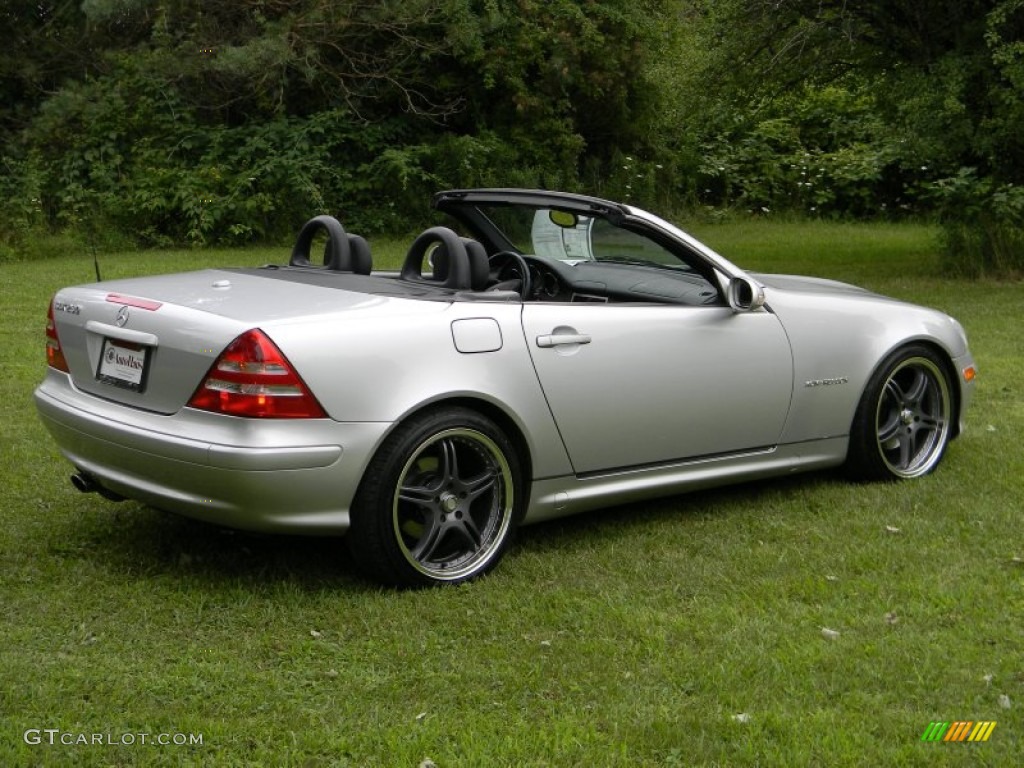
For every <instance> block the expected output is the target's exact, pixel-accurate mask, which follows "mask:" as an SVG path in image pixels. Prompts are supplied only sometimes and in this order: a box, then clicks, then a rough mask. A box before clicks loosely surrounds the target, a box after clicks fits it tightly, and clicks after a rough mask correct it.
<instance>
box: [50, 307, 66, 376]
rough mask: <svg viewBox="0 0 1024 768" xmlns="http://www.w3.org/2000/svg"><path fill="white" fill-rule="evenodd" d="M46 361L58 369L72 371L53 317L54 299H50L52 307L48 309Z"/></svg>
mask: <svg viewBox="0 0 1024 768" xmlns="http://www.w3.org/2000/svg"><path fill="white" fill-rule="evenodd" d="M46 363H47V365H49V366H50V367H51V368H55V369H57V370H58V371H64V373H71V371H69V370H68V361H67V360H65V359H64V350H62V349H61V348H60V339H59V338H58V337H57V323H56V322H55V321H54V319H53V299H50V308H49V309H48V310H47V311H46Z"/></svg>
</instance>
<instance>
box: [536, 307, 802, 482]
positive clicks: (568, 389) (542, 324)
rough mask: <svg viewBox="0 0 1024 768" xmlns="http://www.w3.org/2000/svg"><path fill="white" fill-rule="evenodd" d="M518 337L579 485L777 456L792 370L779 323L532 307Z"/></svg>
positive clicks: (753, 316)
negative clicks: (589, 479) (685, 464)
mask: <svg viewBox="0 0 1024 768" xmlns="http://www.w3.org/2000/svg"><path fill="white" fill-rule="evenodd" d="M523 329H524V331H525V333H526V340H527V343H528V346H529V349H530V354H531V355H532V357H533V363H534V366H535V368H536V371H537V375H538V377H539V380H540V384H541V387H542V388H543V390H544V394H545V396H546V397H547V400H548V404H549V406H550V408H551V412H552V414H553V416H554V419H555V422H556V424H557V426H558V429H559V431H560V433H561V435H562V439H563V440H564V442H565V446H566V449H567V450H568V452H569V456H570V458H571V460H572V464H573V467H574V469H575V471H576V473H577V474H586V473H594V472H602V471H609V470H614V469H618V468H626V467H637V466H641V465H649V464H659V463H666V462H675V461H682V460H688V459H697V458H701V457H713V456H719V455H722V454H728V453H733V452H741V451H746V450H751V449H760V448H766V447H770V446H774V445H775V444H776V443H777V441H778V438H779V435H780V434H781V433H782V428H783V426H784V424H785V421H786V416H787V414H788V411H789V405H790V398H791V394H792V386H793V363H792V355H791V351H790V347H789V342H788V340H787V338H786V335H785V332H784V331H783V329H782V326H781V324H780V323H779V321H778V319H777V318H776V317H775V315H773V314H771V313H770V312H768V311H765V310H758V311H754V312H746V313H736V312H733V311H732V310H731V309H729V308H726V307H713V306H701V307H691V306H677V305H664V304H653V303H652V304H632V303H624V304H615V303H608V304H604V303H559V304H553V303H552V304H544V303H535V304H526V305H524V307H523Z"/></svg>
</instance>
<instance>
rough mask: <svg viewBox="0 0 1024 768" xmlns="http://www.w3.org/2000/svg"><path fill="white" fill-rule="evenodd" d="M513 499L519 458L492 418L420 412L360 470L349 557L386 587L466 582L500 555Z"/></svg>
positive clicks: (519, 496)
mask: <svg viewBox="0 0 1024 768" xmlns="http://www.w3.org/2000/svg"><path fill="white" fill-rule="evenodd" d="M523 498H524V495H523V492H522V479H521V472H520V467H519V458H518V456H517V455H516V452H515V449H514V448H513V447H512V443H511V442H510V441H509V439H508V438H507V437H506V436H505V435H504V434H503V433H502V431H501V430H500V429H499V428H498V427H497V426H496V425H495V424H494V423H493V422H492V421H490V420H489V419H487V418H485V417H484V416H482V415H480V414H478V413H476V412H475V411H471V410H468V409H465V408H454V407H448V408H443V409H439V410H436V411H431V412H427V413H423V414H421V415H419V416H415V417H413V418H412V419H411V420H410V421H408V422H406V423H405V424H402V425H400V426H399V427H398V428H397V429H396V430H395V431H394V432H393V433H392V434H391V435H390V436H389V437H388V438H387V439H386V440H385V441H384V443H383V444H382V445H381V447H380V449H379V450H378V451H377V453H376V455H375V456H374V458H373V459H372V460H371V462H370V464H369V465H368V466H367V469H366V473H365V474H364V476H363V481H362V483H361V484H360V487H359V490H358V491H357V493H356V497H355V500H354V501H353V504H352V510H351V527H350V529H349V532H348V542H349V547H350V550H351V552H352V557H353V559H354V561H355V563H356V565H357V567H358V568H359V569H360V570H361V571H362V572H363V573H364V574H365V575H366V576H368V577H370V578H372V579H374V580H377V581H380V582H383V583H385V584H391V585H396V586H428V585H437V584H457V583H460V582H463V581H468V580H469V579H474V578H476V577H478V576H482V575H483V574H485V573H487V572H489V571H490V570H491V569H493V568H494V567H495V566H496V565H497V564H498V561H500V560H501V558H502V556H503V555H504V554H505V551H506V550H507V549H508V547H509V544H510V542H511V540H512V538H513V534H514V532H515V529H516V525H517V524H518V522H519V518H520V514H521V512H522V510H523Z"/></svg>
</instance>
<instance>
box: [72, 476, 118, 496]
mask: <svg viewBox="0 0 1024 768" xmlns="http://www.w3.org/2000/svg"><path fill="white" fill-rule="evenodd" d="M71 484H72V485H73V486H75V489H76V490H78V491H80V492H82V493H98V494H99V495H100V496H102V497H103V498H104V499H106V500H107V501H124V496H122V495H121V494H119V493H114V491H111V490H109V489H107V488H104V487H103V486H102V485H100V484H99V483H97V482H96V481H95V480H94V479H93V478H92V475H88V474H86V473H85V472H76V473H75V474H73V475H72V476H71Z"/></svg>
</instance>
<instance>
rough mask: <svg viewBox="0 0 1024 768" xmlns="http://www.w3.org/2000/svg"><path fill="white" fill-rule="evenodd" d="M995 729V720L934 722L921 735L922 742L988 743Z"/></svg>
mask: <svg viewBox="0 0 1024 768" xmlns="http://www.w3.org/2000/svg"><path fill="white" fill-rule="evenodd" d="M995 728H996V721H994V720H979V721H978V722H974V721H973V720H956V721H954V722H952V723H950V722H948V721H947V722H942V721H937V720H933V721H932V722H930V723H929V724H928V727H927V728H925V729H924V733H922V734H921V741H976V742H977V741H988V740H989V737H990V736H991V735H992V731H994V730H995Z"/></svg>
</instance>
